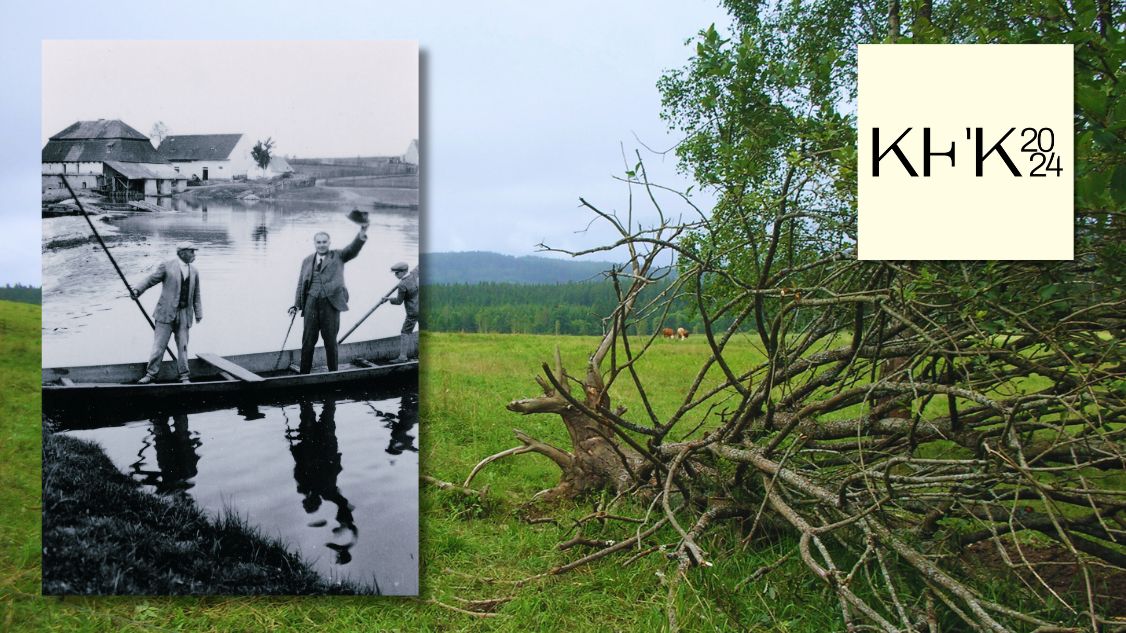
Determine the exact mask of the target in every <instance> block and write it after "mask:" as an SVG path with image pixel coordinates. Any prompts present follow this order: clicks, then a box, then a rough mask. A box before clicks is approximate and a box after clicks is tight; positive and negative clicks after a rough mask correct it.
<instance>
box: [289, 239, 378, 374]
mask: <svg viewBox="0 0 1126 633" xmlns="http://www.w3.org/2000/svg"><path fill="white" fill-rule="evenodd" d="M367 239H368V222H367V218H366V217H362V218H361V219H360V232H359V233H358V234H356V238H355V239H354V240H352V243H351V244H349V245H347V246H345V247H344V248H342V249H340V250H332V249H330V248H329V246H330V244H331V242H330V239H329V236H328V233H325V232H324V231H321V232H319V233H317V234H316V235H314V236H313V248H314V249H315V252H314V253H313V254H312V255H309V256H308V257H306V258H305V259H304V261H302V262H301V272H300V273H299V274H298V276H297V295H296V296H295V297H294V300H293V306H292V307H290V308H289V313H290V314H291V315H293V314H297V312H298V311H299V310H300V311H301V316H302V318H303V320H304V324H305V327H304V332H303V333H302V335H301V373H303V374H307V373H309V372H311V371H312V370H313V348H315V347H316V345H317V338H318V337H319V338H321V340H323V341H324V345H325V361H326V363H327V364H328V370H329V371H336V368H337V365H336V334H337V332H339V331H340V313H341V312H343V311H345V310H347V309H348V289H347V288H345V287H344V264H345V263H346V262H348V261H349V260H351V259H352V258H354V257H355V256H356V255H358V254H359V253H360V249H361V248H363V247H364V243H365V242H366V241H367Z"/></svg>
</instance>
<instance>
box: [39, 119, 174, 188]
mask: <svg viewBox="0 0 1126 633" xmlns="http://www.w3.org/2000/svg"><path fill="white" fill-rule="evenodd" d="M42 161H43V188H42V192H43V193H44V194H48V193H57V192H63V193H65V192H66V188H65V187H64V186H63V181H62V176H66V178H67V181H68V182H69V183H70V185H71V187H73V188H75V189H76V190H82V189H89V190H98V191H102V192H107V193H108V192H113V191H117V192H126V193H131V194H134V196H133V197H136V196H145V195H151V196H156V195H171V194H172V193H174V192H177V191H183V190H184V188H185V187H186V185H187V179H186V177H184V176H182V175H180V174H177V173H176V171H175V169H174V168H173V167H172V164H171V163H169V162H168V161H167V160H166V159H164V158H163V157H162V156H161V155H160V154H159V153H157V151H156V150H155V149H153V146H152V143H150V142H149V139H148V137H147V136H145V135H144V134H141V133H140V132H138V131H137V130H135V129H133V128H132V127H130V126H129V125H127V124H125V123H124V122H122V121H120V120H117V119H98V120H96V121H77V122H75V123H73V124H71V125H70V126H68V127H67V128H66V129H64V130H62V131H61V132H59V133H58V134H55V135H54V136H52V137H51V138H50V139H49V140H48V141H47V145H45V146H44V147H43V153H42Z"/></svg>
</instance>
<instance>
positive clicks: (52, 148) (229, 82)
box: [42, 40, 420, 595]
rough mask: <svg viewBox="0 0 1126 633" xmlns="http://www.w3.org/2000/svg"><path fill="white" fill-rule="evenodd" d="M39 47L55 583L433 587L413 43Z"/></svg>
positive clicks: (262, 588) (109, 589) (46, 571)
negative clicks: (422, 508) (421, 481)
mask: <svg viewBox="0 0 1126 633" xmlns="http://www.w3.org/2000/svg"><path fill="white" fill-rule="evenodd" d="M42 55H43V74H42V104H43V105H42V141H43V145H42V196H43V219H42V234H43V243H42V280H43V321H42V332H43V348H42V353H43V356H42V367H43V396H42V397H43V416H44V437H43V485H44V489H45V490H46V489H48V488H50V489H52V490H53V491H57V492H59V494H57V495H56V494H52V495H50V496H49V498H50V499H52V501H51V502H50V503H44V506H43V535H44V541H43V593H45V594H57V595H65V594H95V595H100V594H142V595H165V594H196V595H209V594H284V595H302V594H326V593H332V594H375V595H417V594H418V589H419V583H418V573H419V570H418V441H417V438H418V409H419V398H418V366H419V359H418V357H419V354H418V350H419V345H418V342H419V338H418V337H419V333H418V314H419V268H418V262H419V234H420V233H419V227H420V200H419V170H420V168H419V164H420V155H419V152H420V143H419V131H420V125H419V51H418V45H417V43H416V42H414V41H96V40H47V41H44V42H43V48H42Z"/></svg>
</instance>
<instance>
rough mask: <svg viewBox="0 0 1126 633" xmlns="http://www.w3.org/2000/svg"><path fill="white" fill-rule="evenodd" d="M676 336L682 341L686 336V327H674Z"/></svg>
mask: <svg viewBox="0 0 1126 633" xmlns="http://www.w3.org/2000/svg"><path fill="white" fill-rule="evenodd" d="M676 338H678V339H680V340H682V341H683V340H684V339H686V338H688V330H686V329H684V328H682V327H678V328H676Z"/></svg>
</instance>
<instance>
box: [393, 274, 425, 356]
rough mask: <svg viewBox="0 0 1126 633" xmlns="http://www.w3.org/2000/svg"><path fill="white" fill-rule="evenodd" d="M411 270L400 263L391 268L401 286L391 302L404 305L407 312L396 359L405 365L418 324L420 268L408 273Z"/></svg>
mask: <svg viewBox="0 0 1126 633" xmlns="http://www.w3.org/2000/svg"><path fill="white" fill-rule="evenodd" d="M409 268H410V267H409V266H407V263H406V262H398V263H396V264H395V265H394V266H392V267H391V272H393V273H395V276H396V277H398V278H399V285H398V287H397V289H398V292H397V293H396V295H395V297H394V298H392V299H390V301H391V303H393V304H395V305H399V304H403V308H405V309H406V312H407V318H406V319H404V320H403V329H402V330H401V332H402V333H401V334H399V357H398V358H396V359H395V362H397V363H405V362H407V360H408V359H409V358H410V354H409V353H408V352H409V351H410V341H411V332H413V331H414V324H415V323H418V268H415V269H414V271H413V272H410V273H408V272H407V270H408V269H409Z"/></svg>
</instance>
